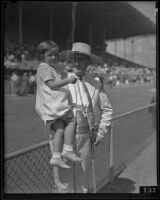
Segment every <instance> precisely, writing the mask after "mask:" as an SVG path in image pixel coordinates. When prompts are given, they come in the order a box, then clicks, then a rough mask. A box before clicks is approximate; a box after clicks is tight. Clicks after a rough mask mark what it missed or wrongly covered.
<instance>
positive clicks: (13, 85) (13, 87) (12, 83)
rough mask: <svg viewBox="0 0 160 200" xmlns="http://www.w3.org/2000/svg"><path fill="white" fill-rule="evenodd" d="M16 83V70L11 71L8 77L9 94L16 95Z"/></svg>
mask: <svg viewBox="0 0 160 200" xmlns="http://www.w3.org/2000/svg"><path fill="white" fill-rule="evenodd" d="M17 84H18V76H17V74H16V72H13V73H12V75H11V78H10V86H11V96H16V95H17Z"/></svg>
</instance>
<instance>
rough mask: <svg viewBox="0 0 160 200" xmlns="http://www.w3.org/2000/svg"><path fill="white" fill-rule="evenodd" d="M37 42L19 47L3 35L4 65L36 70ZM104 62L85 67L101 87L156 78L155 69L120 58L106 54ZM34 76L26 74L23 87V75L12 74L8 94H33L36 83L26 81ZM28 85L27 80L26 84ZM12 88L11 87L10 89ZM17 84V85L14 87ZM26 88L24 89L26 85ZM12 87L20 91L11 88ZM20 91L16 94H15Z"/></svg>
mask: <svg viewBox="0 0 160 200" xmlns="http://www.w3.org/2000/svg"><path fill="white" fill-rule="evenodd" d="M38 44H39V41H33V40H31V39H27V40H25V41H24V42H23V44H22V45H18V43H17V42H16V41H15V40H13V39H12V40H9V39H8V38H7V36H6V38H5V46H4V47H5V48H4V50H5V51H4V66H5V68H6V69H7V68H12V69H16V68H26V69H27V68H28V69H36V68H37V66H38V64H37V63H38V60H37V46H38ZM106 55H107V56H106V59H105V63H104V64H103V65H94V66H88V68H87V70H86V73H87V74H90V75H91V76H93V77H94V78H97V79H98V80H100V81H101V82H102V83H103V85H106V84H108V85H110V86H111V88H114V87H115V86H118V85H121V84H129V83H133V84H134V83H138V84H141V83H147V82H151V81H155V80H153V79H154V78H155V70H151V69H149V68H147V67H146V68H144V67H140V66H138V65H135V64H134V63H131V62H127V61H126V60H123V59H122V58H121V59H119V58H118V57H116V56H114V55H112V54H109V53H107V54H106ZM34 75H35V74H34ZM34 75H33V74H31V73H30V74H29V73H28V74H26V76H27V77H28V83H27V84H24V82H25V81H24V80H23V76H21V75H18V74H17V75H15V74H14V75H13V74H12V76H11V77H12V78H13V79H14V78H15V76H17V77H18V78H17V81H15V82H16V83H13V82H14V81H12V80H11V79H12V78H11V79H10V81H11V88H12V89H11V91H12V92H11V93H12V94H15V93H16V95H17V94H18V95H24V94H26V93H27V92H26V91H27V90H28V89H25V92H24V91H23V90H24V89H23V88H25V87H26V88H30V89H29V90H30V91H32V92H31V93H35V87H36V85H35V81H33V84H32V83H30V82H29V79H30V78H31V79H34V78H33V76H34ZM26 82H27V81H26ZM13 85H14V86H13ZM15 85H16V86H15ZM25 85H26V86H25ZM13 87H16V88H19V89H16V92H15V89H13ZM17 91H19V92H17Z"/></svg>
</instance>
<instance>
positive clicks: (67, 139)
mask: <svg viewBox="0 0 160 200" xmlns="http://www.w3.org/2000/svg"><path fill="white" fill-rule="evenodd" d="M38 54H39V57H40V59H41V63H40V64H39V67H38V69H37V93H36V106H35V108H36V111H37V113H38V114H39V116H40V118H41V119H42V120H43V121H44V123H45V124H50V126H51V127H52V128H53V126H54V129H55V135H54V140H53V155H52V158H51V160H50V164H52V165H55V166H58V167H61V168H70V166H69V165H67V164H66V163H65V162H64V161H63V159H62V155H63V157H65V158H67V159H70V160H72V161H74V162H80V161H81V159H80V158H79V157H77V156H76V154H75V152H74V150H73V141H74V134H75V127H76V120H75V118H74V114H73V111H72V106H71V104H70V103H69V98H68V95H69V91H68V90H67V88H65V86H66V85H67V84H68V83H72V84H73V83H75V82H76V80H77V78H78V77H77V76H76V75H72V76H70V77H69V78H66V79H63V80H61V78H60V75H59V74H58V73H57V72H56V67H57V66H58V65H57V64H58V57H59V47H58V45H57V44H56V43H55V42H53V41H50V40H49V41H44V42H41V43H40V44H39V46H38ZM63 139H64V144H63ZM62 146H63V151H62Z"/></svg>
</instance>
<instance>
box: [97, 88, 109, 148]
mask: <svg viewBox="0 0 160 200" xmlns="http://www.w3.org/2000/svg"><path fill="white" fill-rule="evenodd" d="M97 106H98V108H99V110H100V111H101V117H100V122H99V128H98V133H97V139H96V142H95V144H98V143H99V141H101V140H102V139H103V138H104V136H105V134H106V133H107V132H108V129H109V128H110V126H111V121H112V115H113V108H112V106H111V103H110V101H109V99H108V97H107V94H106V92H105V90H104V89H102V90H101V91H99V99H98V102H97Z"/></svg>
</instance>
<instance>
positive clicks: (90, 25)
mask: <svg viewBox="0 0 160 200" xmlns="http://www.w3.org/2000/svg"><path fill="white" fill-rule="evenodd" d="M89 44H90V47H91V51H92V24H89Z"/></svg>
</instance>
